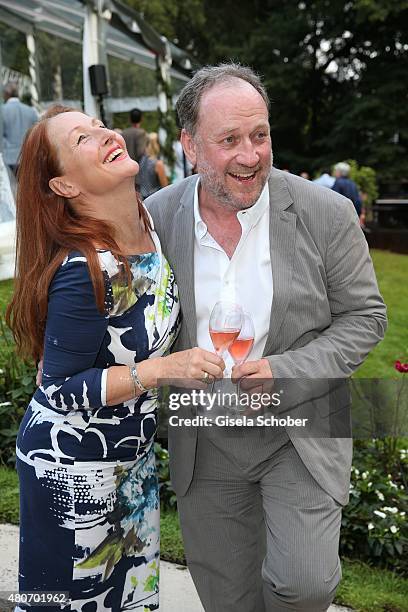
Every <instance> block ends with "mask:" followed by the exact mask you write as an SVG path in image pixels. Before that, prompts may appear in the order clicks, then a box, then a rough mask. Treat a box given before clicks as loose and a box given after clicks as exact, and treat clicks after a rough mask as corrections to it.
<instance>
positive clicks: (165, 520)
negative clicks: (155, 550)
mask: <svg viewBox="0 0 408 612" xmlns="http://www.w3.org/2000/svg"><path fill="white" fill-rule="evenodd" d="M160 556H161V558H162V559H164V560H165V561H171V562H172V563H180V564H181V565H185V563H186V558H185V556H184V544H183V538H182V537H181V531H180V521H179V517H178V514H177V512H175V511H174V510H164V511H163V509H162V511H161V513H160Z"/></svg>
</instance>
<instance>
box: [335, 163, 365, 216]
mask: <svg viewBox="0 0 408 612" xmlns="http://www.w3.org/2000/svg"><path fill="white" fill-rule="evenodd" d="M350 170H351V168H350V165H349V164H348V163H346V162H339V163H338V164H336V165H335V166H334V176H335V177H336V180H335V181H334V183H333V186H332V189H333V191H336V192H337V193H340V194H341V195H343V196H344V197H346V198H348V199H349V200H351V201H352V202H353V204H354V208H355V209H356V213H357V215H358V218H360V216H361V208H362V206H361V204H362V203H361V197H360V194H359V191H358V188H357V185H356V184H355V182H354V181H353V180H352V179H351V178H350V177H349V175H350Z"/></svg>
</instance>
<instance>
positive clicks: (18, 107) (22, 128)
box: [2, 82, 38, 174]
mask: <svg viewBox="0 0 408 612" xmlns="http://www.w3.org/2000/svg"><path fill="white" fill-rule="evenodd" d="M4 100H5V104H4V105H3V107H2V114H3V156H4V161H5V163H6V164H7V165H8V166H9V168H10V170H12V172H13V173H14V174H17V169H18V156H19V155H20V149H21V145H22V144H23V140H24V136H25V135H26V132H27V130H28V129H29V128H30V127H31V126H32V125H34V123H35V122H36V121H37V119H38V115H37V111H36V110H35V108H33V107H31V106H27V104H23V103H22V102H20V100H19V99H18V87H17V84H16V83H12V82H9V83H7V85H6V86H5V88H4Z"/></svg>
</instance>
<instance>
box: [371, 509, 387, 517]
mask: <svg viewBox="0 0 408 612" xmlns="http://www.w3.org/2000/svg"><path fill="white" fill-rule="evenodd" d="M374 514H376V515H377V516H379V517H380V518H385V517H386V516H387V515H386V514H385V513H384V512H380V511H379V510H374Z"/></svg>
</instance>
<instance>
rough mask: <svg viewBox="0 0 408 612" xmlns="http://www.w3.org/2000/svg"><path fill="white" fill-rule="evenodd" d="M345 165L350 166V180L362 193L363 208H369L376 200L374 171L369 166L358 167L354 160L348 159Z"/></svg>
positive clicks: (376, 191)
mask: <svg viewBox="0 0 408 612" xmlns="http://www.w3.org/2000/svg"><path fill="white" fill-rule="evenodd" d="M347 163H348V164H350V178H351V179H352V180H353V181H355V183H356V184H357V187H358V188H359V190H360V191H361V192H362V193H363V199H364V206H365V207H366V208H367V207H370V206H371V205H372V203H373V202H374V201H375V200H376V199H377V198H378V187H377V181H376V172H375V170H374V169H373V168H370V167H369V166H359V165H358V163H357V162H356V160H355V159H348V160H347Z"/></svg>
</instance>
